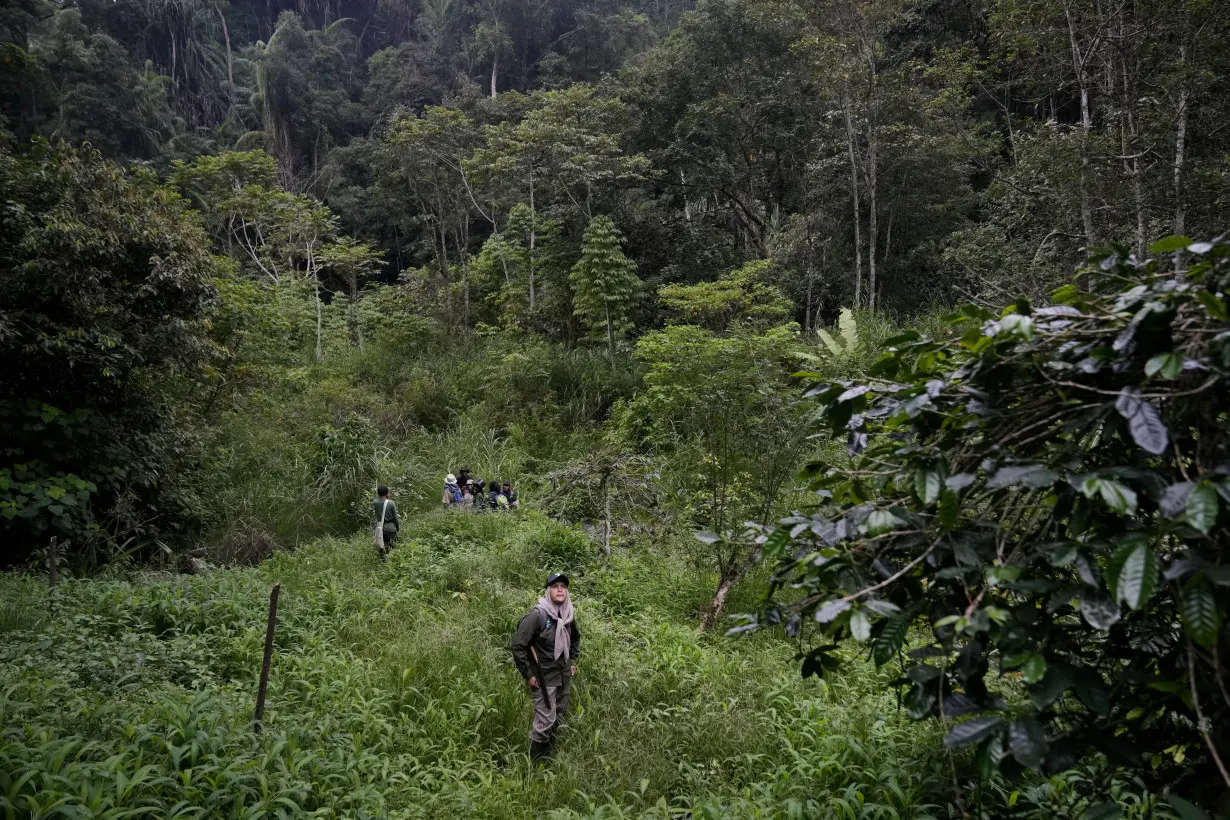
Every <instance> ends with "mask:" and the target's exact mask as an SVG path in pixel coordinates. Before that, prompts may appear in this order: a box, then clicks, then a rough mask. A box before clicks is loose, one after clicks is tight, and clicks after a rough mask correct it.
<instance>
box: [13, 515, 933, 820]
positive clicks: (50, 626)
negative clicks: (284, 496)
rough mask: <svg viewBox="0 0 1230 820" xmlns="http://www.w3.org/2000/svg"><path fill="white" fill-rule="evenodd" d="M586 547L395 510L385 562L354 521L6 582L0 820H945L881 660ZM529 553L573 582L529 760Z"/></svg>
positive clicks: (537, 570)
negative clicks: (532, 764)
mask: <svg viewBox="0 0 1230 820" xmlns="http://www.w3.org/2000/svg"><path fill="white" fill-rule="evenodd" d="M593 553H594V548H593V545H592V543H591V542H589V541H588V540H586V538H585V537H584V536H583V535H582V534H581V533H579V532H578V531H576V530H574V529H570V528H567V527H564V526H562V525H559V524H556V523H554V522H552V521H550V520H548V519H546V518H544V517H541V516H538V515H535V514H532V513H527V514H523V515H519V516H517V517H515V518H514V517H512V516H496V515H491V516H482V515H459V514H448V513H442V512H441V513H433V514H430V515H427V516H424V517H422V518H419V519H416V520H414V521H413V522H412V523H411V526H410V527H408V528H406V529H405V530H404V531H403V540H402V543H401V545H400V547H399V548H398V550H397V551H396V552H394V553H393V555H392V556H391V558H390V559H389V561H388V562H387V564H381V563H380V562H379V560H378V559H377V558H376V556H375V552H374V549H373V548H372V547H371V545H370V543H369V542H368V540H367V539H366V538H365V537H362V536H355V537H354V538H351V539H328V538H327V539H322V540H319V541H317V542H314V543H313V544H311V545H310V546H308V547H305V548H303V549H301V550H299V551H297V552H295V553H293V554H284V553H279V554H278V555H276V556H275V557H274V558H273V559H271V560H269V561H267V562H265V563H264V564H262V565H261V566H259V567H257V568H255V569H243V570H219V571H215V572H211V573H209V574H206V575H203V576H151V577H145V578H141V579H135V580H134V579H114V580H108V579H96V580H71V579H70V580H67V581H64V582H62V584H61V585H60V587H59V588H58V589H57V590H56V592H55V593H53V594H50V595H49V594H48V592H47V590H46V588H45V586H44V585H43V584H42V582H41V580H36V579H33V578H30V577H28V576H19V575H8V576H4V577H2V578H0V599H2V600H3V601H4V602H5V604H4V607H3V609H0V670H3V671H0V725H3V727H4V728H3V734H2V735H0V815H3V816H6V817H46V816H50V815H52V814H54V813H57V812H58V815H59V816H72V817H87V816H88V817H121V816H124V817H128V816H147V817H155V816H156V817H276V816H283V817H293V816H309V815H310V816H320V817H333V816H347V817H399V818H400V817H405V818H411V817H424V818H428V817H444V816H475V817H491V818H514V817H554V818H571V817H603V818H611V817H631V816H649V817H686V816H690V817H713V818H717V817H815V816H822V815H823V816H844V817H926V816H938V815H946V814H947V812H948V809H947V807H946V806H942V805H938V804H933V802H932V800H933V795H936V794H940V795H942V794H943V793H944V789H943V780H942V778H943V772H942V771H941V770H939V769H938V768H937V765H936V763H935V761H936V760H938V756H937V754H936V749H937V743H938V740H937V738H936V737H935V736H934V734H933V733H931V732H930V730H928V729H926V728H924V727H921V726H919V725H916V724H912V723H910V722H909V721H908V719H906V718H905V717H904V716H903V715H901V714H899V712H898V710H897V708H896V703H895V701H894V698H893V697H892V695H889V694H879V693H881V692H884V691H885V688H886V687H884V685H883V684H884V681H882V680H879V681H877V680H876V677H877V676H878V675H887V674H889V673H888V672H887V670H884V671H882V672H876V671H875V670H873V669H872V668H871V667H869V666H866V665H863V664H861V663H855V664H853V665H851V666H850V668H849V669H848V670H847V671H845V672H843V673H842V674H841V675H840V676H838V677H835V678H834V679H833V680H832V681H830V682H828V683H824V682H821V681H818V680H816V679H814V678H813V679H809V680H803V679H801V678H799V676H798V673H797V671H795V669H796V668H797V667H795V666H793V665H792V664H790V663H789V661H790V659H791V657H792V656H793V654H794V652H795V647H794V646H793V645H792V644H790V643H787V642H786V641H784V640H783V639H781V638H780V637H774V636H771V635H768V634H764V635H755V636H751V637H745V638H740V639H737V640H736V639H731V638H724V637H721V636H714V635H705V634H702V633H700V632H698V631H697V629H696V628H695V626H694V624H695V621H696V618H695V614H696V612H698V611H699V610H700V608H701V607H702V606H703V605H704V603H705V600H704V599H705V592H704V590H705V589H707V588H708V587H709V586H710V584H709V581H710V580H711V579H708V578H705V577H702V576H698V575H697V574H696V573H695V571H693V570H691V569H689V568H688V567H687V566H686V565H684V564H679V563H676V562H675V561H674V560H672V559H666V558H661V557H653V556H650V555H646V554H639V553H637V552H635V551H633V552H631V553H628V554H622V555H616V556H615V557H614V558H613V559H612V560H611V562H610V564H609V565H606V566H603V565H602V564H601V563H599V562H597V561H595V560H594V559H592V558H591V557H590V556H592V555H593ZM548 568H562V569H567V570H568V571H570V572H571V573H572V574H573V575H574V578H575V581H574V597H575V601H576V604H577V607H578V612H579V613H580V615H579V623H580V626H581V628H582V630H583V634H584V638H583V657H582V660H581V663H580V664H579V665H580V676H579V677H578V679H577V681H576V684H575V686H576V688H575V696H574V704H575V708H574V712H573V716H572V719H571V721H570V722H569V724H568V725H567V727H566V730H565V731H564V732H563V736H562V739H561V743H560V747H559V750H558V755H557V758H556V760H555V762H554V764H553V765H552V766H551V767H550V768H549V769H548V770H546V771H545V772H532V771H531V770H530V768H529V764H528V760H527V758H526V755H525V748H526V731H527V729H528V722H529V698H528V696H527V694H526V690H525V687H524V684H523V683H522V682H521V680H520V678H519V676H518V675H517V674H516V672H515V670H514V669H513V667H512V665H511V662H510V659H509V652H508V649H507V645H508V637H509V635H510V633H511V631H512V629H513V627H514V625H515V623H516V620H517V618H518V617H519V616H520V614H521V613H522V612H523V611H524V610H526V609H527V608H528V607H529V606H530V605H531V604H532V602H533V601H534V599H535V598H536V596H537V594H538V592H537V590H538V587H539V585H540V583H541V579H542V577H543V573H544V571H545V570H547V569H548ZM274 581H280V582H281V584H282V592H281V603H280V608H279V616H278V631H277V652H276V655H275V659H274V663H273V669H272V674H271V677H270V684H269V697H268V707H267V712H266V716H265V729H264V732H263V733H262V734H261V735H260V736H259V737H257V736H254V735H253V732H252V728H251V715H252V706H253V701H254V695H255V690H256V678H257V674H258V670H259V666H260V662H261V653H262V643H263V635H264V621H265V608H266V606H267V599H268V593H269V589H270V586H271V584H272V582H274ZM753 592H754V591H753V590H747V591H744V592H742V593H738V594H742V595H744V596H745V599H744V600H738V599H736V600H735V601H734V602H733V604H734V606H736V607H739V606H750V605H751V603H752V600H751V597H750V596H751V595H752V594H753Z"/></svg>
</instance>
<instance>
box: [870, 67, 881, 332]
mask: <svg viewBox="0 0 1230 820" xmlns="http://www.w3.org/2000/svg"><path fill="white" fill-rule="evenodd" d="M867 65H868V72H869V74H868V77H869V80H870V85H869V86H868V99H867V197H868V200H869V201H868V203H867V306H868V307H870V308H871V309H872V310H873V311H874V310H875V309H876V286H877V283H876V251H877V249H878V248H879V214H878V213H877V208H878V205H877V200H878V198H879V191H878V190H877V188H876V170H877V169H876V166H877V165H879V156H878V150H879V134H878V133H877V132H876V113H877V112H876V108H877V106H876V61H875V52H874V51H873V50H871V49H868V55H867Z"/></svg>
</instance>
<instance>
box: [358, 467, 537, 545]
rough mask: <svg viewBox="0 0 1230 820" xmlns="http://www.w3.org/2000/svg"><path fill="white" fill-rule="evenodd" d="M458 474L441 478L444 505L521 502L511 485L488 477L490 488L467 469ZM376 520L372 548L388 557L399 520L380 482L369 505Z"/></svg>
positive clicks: (504, 506)
mask: <svg viewBox="0 0 1230 820" xmlns="http://www.w3.org/2000/svg"><path fill="white" fill-rule="evenodd" d="M457 472H458V473H459V474H460V477H458V476H455V475H453V474H452V473H449V474H448V475H447V476H445V477H444V497H443V499H442V500H443V502H444V506H445V507H446V508H448V507H456V508H458V509H463V510H516V509H518V508H520V506H521V502H520V501H519V500H518V499H517V493H516V491H515V490H513V488H512V484H511V483H510V482H507V481H497V480H496V479H492V480H491V485H490V489H488V486H487V482H486V481H483V479H481V478H472V477H471V476H470V468H469V467H462V468H461V469H460V470H458V471H457ZM372 507H373V510H374V515H375V521H376V531H375V540H376V551H377V552H378V553H380V557H381V558H386V557H388V554H389V550H391V549H392V548H393V545H394V544H395V543H396V542H397V531H398V530H400V529H401V521H400V520H399V519H398V518H397V503H396V502H394V501H393V499H391V498H389V488H388V487H386V486H385V485H383V484H381V485H380V486H379V487H377V488H376V501H375V502H374V503H373V505H372Z"/></svg>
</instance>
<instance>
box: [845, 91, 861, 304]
mask: <svg viewBox="0 0 1230 820" xmlns="http://www.w3.org/2000/svg"><path fill="white" fill-rule="evenodd" d="M841 107H842V111H843V112H844V113H845V115H846V148H847V149H848V153H849V155H850V193H851V195H852V196H853V199H854V306H855V307H856V308H858V307H862V292H863V240H862V236H861V235H860V230H859V222H860V221H861V219H862V217H861V215H860V212H861V210H862V209H861V207H860V206H859V201H858V162H857V160H856V159H855V158H854V120H853V117H852V116H851V113H850V101H849V99H846V98H843V99H842V106H841Z"/></svg>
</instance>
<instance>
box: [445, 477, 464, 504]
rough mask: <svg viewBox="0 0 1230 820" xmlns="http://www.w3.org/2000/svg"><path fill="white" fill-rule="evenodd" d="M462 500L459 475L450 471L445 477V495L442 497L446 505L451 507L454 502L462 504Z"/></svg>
mask: <svg viewBox="0 0 1230 820" xmlns="http://www.w3.org/2000/svg"><path fill="white" fill-rule="evenodd" d="M461 500H462V493H461V488H460V487H458V486H457V476H455V475H453V474H452V473H449V474H448V475H446V476H445V477H444V497H443V498H442V499H441V501H442V502H443V504H444V506H445V507H451V506H453V505H454V504H460V503H461Z"/></svg>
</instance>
